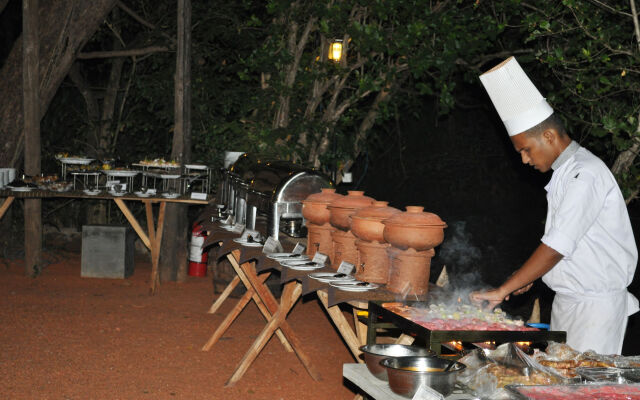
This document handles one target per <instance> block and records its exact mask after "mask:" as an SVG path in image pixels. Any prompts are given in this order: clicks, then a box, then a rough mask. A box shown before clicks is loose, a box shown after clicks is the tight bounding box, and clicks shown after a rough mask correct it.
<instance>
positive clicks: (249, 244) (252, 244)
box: [233, 238, 262, 247]
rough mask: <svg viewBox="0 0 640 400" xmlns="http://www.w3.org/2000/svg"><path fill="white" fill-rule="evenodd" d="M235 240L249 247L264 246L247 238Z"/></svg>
mask: <svg viewBox="0 0 640 400" xmlns="http://www.w3.org/2000/svg"><path fill="white" fill-rule="evenodd" d="M233 241H234V242H236V243H238V244H241V245H243V246H247V247H262V243H258V242H247V241H246V240H240V238H235V239H233Z"/></svg>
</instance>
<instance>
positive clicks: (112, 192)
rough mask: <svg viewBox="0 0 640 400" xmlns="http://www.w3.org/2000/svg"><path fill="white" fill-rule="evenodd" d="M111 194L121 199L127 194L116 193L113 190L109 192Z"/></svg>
mask: <svg viewBox="0 0 640 400" xmlns="http://www.w3.org/2000/svg"><path fill="white" fill-rule="evenodd" d="M109 194H110V195H112V196H115V197H120V196H124V195H125V194H126V193H125V192H114V191H113V190H109Z"/></svg>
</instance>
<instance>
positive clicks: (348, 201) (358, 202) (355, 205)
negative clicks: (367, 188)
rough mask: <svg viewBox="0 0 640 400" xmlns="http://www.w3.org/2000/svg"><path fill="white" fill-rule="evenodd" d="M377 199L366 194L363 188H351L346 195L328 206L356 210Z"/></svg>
mask: <svg viewBox="0 0 640 400" xmlns="http://www.w3.org/2000/svg"><path fill="white" fill-rule="evenodd" d="M374 201H375V200H374V199H373V198H371V197H368V196H365V195H364V192H363V191H362V190H349V191H348V192H347V195H346V196H342V198H340V199H337V200H335V201H334V202H332V203H331V204H329V205H328V206H327V208H348V209H350V210H356V209H360V208H364V207H367V206H370V205H371V204H372V203H373V202H374Z"/></svg>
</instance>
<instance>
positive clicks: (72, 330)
mask: <svg viewBox="0 0 640 400" xmlns="http://www.w3.org/2000/svg"><path fill="white" fill-rule="evenodd" d="M49 256H52V255H49ZM55 258H56V259H57V262H55V263H53V264H50V265H48V266H47V267H46V268H45V269H44V271H43V273H42V274H41V275H40V276H39V277H37V278H35V279H34V278H28V277H25V276H24V272H23V271H24V268H23V264H22V261H21V260H18V261H8V260H0V305H1V307H0V398H2V399H311V400H313V399H350V398H353V392H352V391H351V390H350V389H349V388H348V387H347V386H345V382H343V378H342V364H343V363H349V362H354V360H353V358H352V357H351V355H350V353H349V352H348V350H347V348H346V346H345V345H344V343H343V342H342V340H341V339H340V337H339V335H338V333H337V331H336V330H335V328H334V327H333V325H332V324H331V322H330V320H329V319H328V316H327V315H326V314H325V312H324V310H323V309H322V306H321V305H320V303H319V302H318V301H317V299H316V298H315V297H311V298H308V299H307V298H304V299H303V300H301V301H299V302H298V304H297V305H296V306H295V307H294V309H293V310H292V312H291V314H290V315H289V318H288V321H289V323H290V324H291V326H292V327H293V328H294V330H295V331H296V332H297V334H298V336H299V338H300V340H301V342H302V343H303V344H304V346H305V347H304V348H305V349H306V351H307V352H308V354H309V356H310V358H311V359H312V360H313V362H314V363H315V366H316V367H317V369H318V370H319V371H320V373H321V375H322V380H321V381H319V382H316V381H314V380H313V379H312V378H311V377H310V376H309V375H308V374H307V372H306V370H305V369H304V367H303V366H302V364H301V363H300V362H299V361H298V359H297V357H296V356H295V354H294V353H287V352H286V351H285V350H284V348H283V346H282V345H281V343H280V342H279V341H278V339H277V338H275V337H273V338H272V339H271V341H270V342H269V343H268V344H267V346H266V347H265V349H264V350H263V352H262V353H261V354H260V355H259V356H258V358H257V359H256V361H255V362H254V363H253V365H252V366H251V367H250V368H249V370H248V371H247V373H246V374H245V375H244V377H243V378H242V379H241V380H240V381H239V382H238V383H237V384H236V385H235V386H233V387H225V382H226V381H227V380H228V379H229V377H230V376H231V374H232V372H233V370H234V369H235V366H236V365H237V364H238V362H239V361H240V359H241V358H242V356H243V354H244V352H245V351H246V350H247V349H248V347H249V346H250V344H251V343H252V342H253V340H254V339H255V338H256V336H257V335H258V334H259V332H260V330H261V329H262V327H263V326H264V319H263V318H262V316H261V315H260V314H259V311H258V309H257V307H256V306H255V305H254V304H253V303H251V304H250V305H249V306H248V307H247V308H246V309H245V311H244V312H243V313H242V314H241V315H240V317H239V318H238V319H237V320H236V322H235V323H234V324H233V325H232V326H231V328H230V329H229V330H228V331H227V333H226V334H225V336H224V337H223V338H222V340H221V341H220V342H218V343H217V344H216V345H215V346H214V347H213V348H212V349H211V350H210V351H208V352H204V351H201V350H200V348H201V347H202V345H203V344H204V343H205V342H206V341H207V339H208V338H209V336H210V335H211V334H212V333H213V331H214V329H215V328H216V327H217V325H218V324H219V323H220V322H221V321H222V319H223V318H224V316H225V315H226V313H227V311H228V310H230V308H231V306H232V303H234V302H235V299H230V300H231V301H227V302H225V304H224V305H223V307H222V309H221V311H219V312H218V313H217V314H213V315H212V314H207V313H206V312H207V310H208V309H209V306H210V305H211V303H212V300H213V299H214V295H213V292H212V283H211V279H210V278H196V277H189V279H188V281H187V282H185V283H165V284H163V285H162V286H161V288H160V291H159V293H158V294H156V295H155V296H149V294H148V288H149V275H150V269H151V267H150V264H149V262H148V258H144V257H143V258H141V259H138V258H137V259H136V263H135V272H134V274H133V276H131V277H130V278H128V279H114V280H111V279H92V278H81V277H80V255H79V254H77V253H63V254H62V255H61V254H55ZM2 261H3V262H4V263H3V262H2Z"/></svg>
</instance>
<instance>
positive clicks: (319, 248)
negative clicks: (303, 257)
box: [307, 222, 335, 260]
mask: <svg viewBox="0 0 640 400" xmlns="http://www.w3.org/2000/svg"><path fill="white" fill-rule="evenodd" d="M334 230H335V228H334V227H333V226H331V225H329V224H324V225H316V224H314V223H311V222H308V223H307V255H308V256H309V257H310V258H313V256H314V255H315V254H316V253H317V252H320V253H322V254H324V255H326V256H328V257H329V260H333V239H332V238H331V232H333V231H334Z"/></svg>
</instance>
